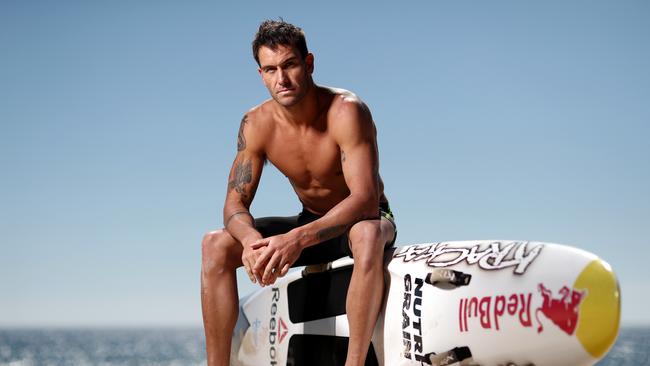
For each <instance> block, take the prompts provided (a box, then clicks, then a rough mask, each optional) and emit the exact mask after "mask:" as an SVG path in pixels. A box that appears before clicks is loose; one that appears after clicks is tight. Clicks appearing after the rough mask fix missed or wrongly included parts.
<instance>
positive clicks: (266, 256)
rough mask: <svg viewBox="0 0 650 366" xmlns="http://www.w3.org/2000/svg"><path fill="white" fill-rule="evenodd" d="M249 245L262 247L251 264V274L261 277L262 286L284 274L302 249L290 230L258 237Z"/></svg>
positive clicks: (271, 282) (273, 281) (257, 247)
mask: <svg viewBox="0 0 650 366" xmlns="http://www.w3.org/2000/svg"><path fill="white" fill-rule="evenodd" d="M251 247H252V248H255V249H258V250H259V249H263V251H262V254H261V255H259V256H258V257H257V261H256V262H255V265H254V266H253V274H254V275H255V277H258V278H260V277H261V282H260V284H262V286H266V285H271V284H273V283H275V280H276V279H277V278H278V277H283V276H284V275H286V274H287V272H289V268H291V266H292V265H293V264H294V263H295V262H296V260H298V257H299V256H300V252H301V251H302V248H301V247H300V245H299V242H298V239H297V238H296V237H294V235H292V234H291V232H289V233H286V234H282V235H275V236H270V237H268V238H264V239H260V240H258V241H256V242H254V243H253V244H252V245H251Z"/></svg>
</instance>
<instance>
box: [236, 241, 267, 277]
mask: <svg viewBox="0 0 650 366" xmlns="http://www.w3.org/2000/svg"><path fill="white" fill-rule="evenodd" d="M264 247H265V245H260V244H257V242H255V243H254V244H253V245H244V251H243V253H242V256H241V261H242V263H243V264H244V268H245V269H246V273H247V274H248V277H249V278H250V279H251V282H253V283H259V284H260V285H262V276H258V275H256V274H255V271H254V270H253V268H254V266H255V262H256V261H257V259H258V258H259V256H260V255H261V254H262V252H263V251H264V249H265V248H264Z"/></svg>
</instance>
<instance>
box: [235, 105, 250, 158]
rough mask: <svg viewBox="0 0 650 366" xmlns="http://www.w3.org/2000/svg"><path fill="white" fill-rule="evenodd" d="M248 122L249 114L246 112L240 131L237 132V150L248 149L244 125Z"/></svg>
mask: <svg viewBox="0 0 650 366" xmlns="http://www.w3.org/2000/svg"><path fill="white" fill-rule="evenodd" d="M246 122H248V115H247V114H245V115H244V117H242V119H241V122H240V123H239V133H238V134H237V151H242V150H244V149H246V138H244V125H245V124H246Z"/></svg>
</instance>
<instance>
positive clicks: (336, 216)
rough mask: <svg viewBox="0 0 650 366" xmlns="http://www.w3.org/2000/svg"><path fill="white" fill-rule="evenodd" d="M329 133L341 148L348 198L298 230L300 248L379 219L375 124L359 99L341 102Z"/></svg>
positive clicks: (377, 158)
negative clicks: (356, 225) (348, 191)
mask: <svg viewBox="0 0 650 366" xmlns="http://www.w3.org/2000/svg"><path fill="white" fill-rule="evenodd" d="M342 103H343V105H342V106H341V109H340V111H339V112H338V114H337V115H336V116H335V120H334V122H333V125H332V129H331V133H332V135H333V136H334V139H335V140H336V141H337V143H338V144H339V148H340V149H341V167H342V168H343V177H344V179H345V183H346V184H347V186H348V188H349V189H350V195H349V196H348V197H346V198H345V199H344V200H342V201H341V202H339V203H338V204H337V205H336V206H334V207H333V208H332V209H330V210H329V211H328V212H327V214H325V215H324V216H323V217H322V218H320V219H318V220H316V221H313V222H312V223H310V224H308V225H305V226H302V227H300V228H298V229H297V230H298V231H302V233H301V234H302V235H301V236H302V237H303V238H304V240H303V242H302V246H303V247H306V246H311V245H314V244H318V243H320V242H323V241H325V240H328V239H331V238H334V237H337V236H339V235H341V234H343V233H344V232H345V231H346V230H348V229H349V228H350V227H351V226H352V225H354V224H355V223H357V222H359V221H362V220H366V219H376V218H378V217H379V157H378V151H377V140H376V130H375V125H374V123H373V121H372V116H371V114H370V110H369V109H368V107H367V106H366V105H365V104H364V103H363V102H361V101H360V100H356V99H353V100H347V98H346V100H343V101H342Z"/></svg>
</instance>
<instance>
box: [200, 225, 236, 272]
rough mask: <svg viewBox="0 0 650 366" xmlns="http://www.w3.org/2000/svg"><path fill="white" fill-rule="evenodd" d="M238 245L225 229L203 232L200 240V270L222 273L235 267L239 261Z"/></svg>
mask: <svg viewBox="0 0 650 366" xmlns="http://www.w3.org/2000/svg"><path fill="white" fill-rule="evenodd" d="M240 247H241V246H240V244H239V243H238V242H237V241H236V240H235V239H234V238H233V237H232V236H231V235H230V234H229V233H228V232H227V231H225V230H216V231H211V232H209V233H207V234H205V235H204V236H203V241H202V242H201V257H202V271H203V272H205V273H222V272H224V271H230V270H234V269H236V268H237V267H239V265H240V263H241V248H240Z"/></svg>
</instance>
